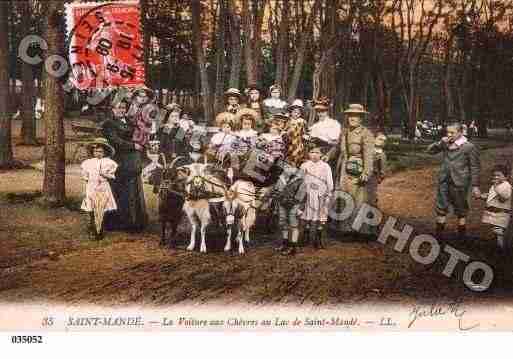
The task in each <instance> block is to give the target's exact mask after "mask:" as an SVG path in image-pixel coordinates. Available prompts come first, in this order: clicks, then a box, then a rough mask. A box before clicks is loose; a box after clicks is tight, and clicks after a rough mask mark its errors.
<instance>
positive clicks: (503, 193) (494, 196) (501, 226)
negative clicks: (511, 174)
mask: <svg viewBox="0 0 513 359" xmlns="http://www.w3.org/2000/svg"><path fill="white" fill-rule="evenodd" d="M506 173H508V171H507V170H506V167H505V166H501V165H497V166H495V167H494V169H493V177H492V186H491V187H490V190H489V191H488V193H485V194H482V195H481V196H482V198H483V199H486V209H485V211H484V212H483V218H482V222H483V223H486V224H489V225H491V227H492V231H493V232H494V233H495V236H496V239H497V245H498V246H499V247H500V248H504V232H505V231H506V228H508V225H509V223H510V218H511V184H510V183H509V182H508V180H507V178H506Z"/></svg>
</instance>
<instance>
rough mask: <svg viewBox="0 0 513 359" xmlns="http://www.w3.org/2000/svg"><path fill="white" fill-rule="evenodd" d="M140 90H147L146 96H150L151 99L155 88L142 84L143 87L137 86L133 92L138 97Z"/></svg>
mask: <svg viewBox="0 0 513 359" xmlns="http://www.w3.org/2000/svg"><path fill="white" fill-rule="evenodd" d="M140 92H145V93H146V96H148V98H150V99H151V98H153V90H152V89H150V88H148V87H146V86H141V87H138V88H136V89H135V91H134V93H133V96H134V97H136V96H137V95H139V93H140Z"/></svg>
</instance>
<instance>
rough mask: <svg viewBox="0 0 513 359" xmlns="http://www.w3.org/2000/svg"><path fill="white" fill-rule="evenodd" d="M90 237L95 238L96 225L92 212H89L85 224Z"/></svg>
mask: <svg viewBox="0 0 513 359" xmlns="http://www.w3.org/2000/svg"><path fill="white" fill-rule="evenodd" d="M87 230H88V232H89V238H90V239H96V225H95V223H94V213H93V212H89V225H88V226H87Z"/></svg>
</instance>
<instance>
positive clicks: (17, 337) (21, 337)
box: [11, 335, 43, 344]
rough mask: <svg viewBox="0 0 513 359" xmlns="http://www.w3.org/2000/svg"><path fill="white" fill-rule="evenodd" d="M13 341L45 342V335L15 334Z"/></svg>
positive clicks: (23, 342)
mask: <svg viewBox="0 0 513 359" xmlns="http://www.w3.org/2000/svg"><path fill="white" fill-rule="evenodd" d="M11 342H12V343H13V344H32V343H43V337H42V336H41V335H13V336H12V337H11Z"/></svg>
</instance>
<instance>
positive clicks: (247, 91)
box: [244, 84, 260, 95]
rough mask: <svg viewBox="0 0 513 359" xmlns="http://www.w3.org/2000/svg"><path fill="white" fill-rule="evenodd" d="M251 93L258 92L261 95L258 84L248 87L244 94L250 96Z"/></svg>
mask: <svg viewBox="0 0 513 359" xmlns="http://www.w3.org/2000/svg"><path fill="white" fill-rule="evenodd" d="M251 91H258V93H260V89H259V88H258V86H257V85H256V84H250V85H248V87H247V88H246V90H245V91H244V92H245V93H246V95H249V93H250V92H251Z"/></svg>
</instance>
